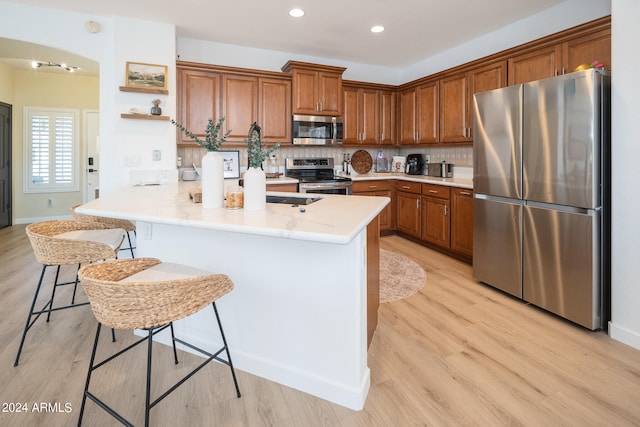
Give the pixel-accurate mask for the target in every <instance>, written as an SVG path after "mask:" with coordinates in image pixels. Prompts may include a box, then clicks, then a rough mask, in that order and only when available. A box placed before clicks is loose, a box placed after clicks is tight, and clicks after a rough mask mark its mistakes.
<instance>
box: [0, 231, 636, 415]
mask: <svg viewBox="0 0 640 427" xmlns="http://www.w3.org/2000/svg"><path fill="white" fill-rule="evenodd" d="M381 247H382V248H384V249H388V250H393V251H397V252H400V253H403V254H405V255H407V256H409V257H411V258H412V259H414V260H415V261H416V262H418V263H419V264H420V265H422V267H423V268H424V269H425V270H426V272H427V283H426V285H425V287H424V288H423V289H422V290H421V291H420V292H419V293H418V294H416V295H414V296H412V297H410V298H407V299H405V300H401V301H395V302H390V303H385V304H382V305H381V307H380V318H379V325H378V329H377V331H376V334H375V336H374V338H373V342H372V344H371V347H370V350H369V367H370V369H371V390H370V392H369V396H368V399H367V402H366V406H365V408H364V410H362V411H352V410H349V409H346V408H343V407H341V406H338V405H334V404H331V403H329V402H326V401H324V400H321V399H318V398H315V397H312V396H309V395H307V394H305V393H302V392H299V391H296V390H292V389H290V388H287V387H284V386H281V385H278V384H275V383H272V382H270V381H267V380H264V379H261V378H258V377H255V376H253V375H249V374H247V373H244V372H241V371H238V372H237V374H238V381H239V383H240V388H241V391H242V394H243V395H242V398H241V399H237V398H236V397H235V394H234V392H233V384H232V381H231V376H230V374H229V371H228V368H227V367H225V366H222V365H219V364H212V365H208V366H207V367H206V368H205V369H203V370H202V371H200V372H199V373H198V374H197V375H196V376H194V377H193V378H191V379H190V380H189V381H187V382H186V383H185V384H183V385H182V386H181V387H180V388H179V389H178V390H177V391H176V392H174V393H173V394H172V395H170V396H169V397H168V398H167V399H165V400H164V401H163V402H161V403H160V404H159V405H158V406H156V407H155V408H154V409H152V411H151V423H152V425H154V426H252V427H253V426H391V425H393V426H422V425H424V426H459V425H463V426H507V425H509V426H638V425H640V405H639V404H638V396H640V351H637V350H635V349H633V348H631V347H628V346H626V345H624V344H621V343H619V342H616V341H613V340H611V339H610V338H609V337H608V336H607V334H606V333H605V332H589V331H586V330H584V329H582V328H580V327H578V326H575V325H573V324H571V323H569V322H567V321H564V320H561V319H559V318H557V317H555V316H553V315H551V314H549V313H546V312H544V311H542V310H540V309H537V308H535V307H532V306H530V305H527V304H525V303H523V302H521V301H518V300H515V299H513V298H511V297H509V296H507V295H504V294H502V293H500V292H498V291H496V290H494V289H492V288H489V287H486V286H483V285H480V284H478V283H476V282H475V281H474V280H473V279H472V277H471V267H470V266H468V265H465V264H463V263H460V262H458V261H456V260H453V259H450V258H448V257H446V256H443V255H441V254H438V253H436V252H433V251H430V250H428V249H426V248H423V247H421V246H419V245H417V244H415V243H412V242H409V241H407V240H405V239H402V238H400V237H397V236H389V237H384V238H383V239H382V240H381ZM39 273H40V265H39V264H38V263H37V262H36V260H35V258H34V257H33V254H32V252H31V247H30V245H29V243H28V240H27V238H26V235H25V232H24V226H13V227H9V228H5V229H2V230H0V404H2V408H0V425H2V426H52V427H53V426H68V425H75V424H76V423H77V418H78V415H79V406H80V401H81V395H82V389H83V386H84V379H85V375H86V370H87V366H88V359H89V356H90V353H91V345H92V341H93V336H94V333H95V326H96V321H95V319H94V317H93V315H92V314H91V311H90V309H89V307H88V306H87V307H82V308H76V309H73V310H66V311H62V312H58V313H54V314H53V315H52V320H51V322H49V323H46V322H44V321H43V320H42V319H40V320H39V321H38V323H36V325H35V326H34V327H33V328H32V330H31V331H30V332H29V335H28V336H27V341H26V344H25V348H24V351H23V354H22V358H21V360H20V365H19V366H18V367H13V361H14V358H15V355H16V351H17V348H18V344H19V340H20V334H21V332H22V328H23V327H24V322H25V320H26V316H27V311H28V308H29V305H30V303H31V298H32V296H33V292H34V290H35V286H36V282H37V280H38V275H39ZM65 274H66V276H67V277H69V276H73V274H74V269H73V268H71V267H70V268H68V269H66V271H65ZM45 292H46V293H48V292H50V290H49V289H48V288H47V289H46V291H45ZM67 297H68V295H67ZM327 315H329V313H327ZM223 321H224V319H223ZM117 335H118V342H117V343H115V344H114V343H111V341H110V338H109V334H108V333H106V334H103V337H102V338H103V339H102V340H101V348H102V350H104V351H103V353H102V354H106V353H107V351H111V350H113V349H115V348H121V347H123V346H124V345H126V344H127V343H129V342H131V341H132V340H134V337H133V335H132V334H131V333H129V332H122V331H119V332H117ZM228 339H229V340H230V342H231V343H233V337H228ZM154 357H156V358H155V359H154V369H155V374H154V380H155V383H154V385H153V389H154V391H155V392H156V393H159V392H160V391H161V389H163V387H165V386H166V385H167V384H169V383H170V382H171V381H172V380H173V379H175V378H178V377H179V376H180V375H181V374H182V373H183V372H185V371H186V370H187V369H188V368H189V367H191V366H193V365H194V364H195V363H196V362H197V361H198V359H197V358H196V357H195V356H192V355H188V354H181V363H180V364H179V365H177V367H176V366H175V365H174V364H173V363H172V359H171V357H172V356H171V351H170V349H169V348H167V347H164V346H160V345H158V346H156V347H155V356H154ZM144 363H145V352H144V349H140V350H139V351H135V352H131V353H130V354H128V355H126V356H123V358H122V359H121V360H118V361H117V362H114V363H113V364H111V365H107V366H105V367H104V368H102V369H104V371H103V372H100V370H99V371H97V372H96V374H95V376H94V382H93V383H92V389H93V390H95V391H96V392H97V393H99V394H100V395H101V396H104V397H105V400H107V401H108V402H109V403H110V404H112V405H113V406H114V407H115V408H117V409H118V410H119V411H120V412H121V413H122V414H123V415H124V416H125V417H128V418H129V419H131V420H132V421H133V422H134V423H135V424H136V425H138V424H141V423H142V422H143V410H142V405H143V401H144ZM40 402H44V403H45V404H56V403H58V404H59V405H60V406H59V410H57V411H55V412H34V411H33V405H34V404H38V405H39V404H40ZM16 403H21V404H22V403H26V404H27V406H28V412H22V413H17V412H7V411H9V410H10V409H12V408H11V407H10V406H9V405H11V404H16ZM65 404H68V405H67V407H68V408H69V411H68V412H65ZM54 409H56V408H55V407H54ZM84 425H86V426H110V425H117V423H116V422H115V420H113V419H111V418H110V417H109V416H108V415H107V414H106V413H105V412H104V411H102V410H101V409H99V408H97V406H96V405H95V404H93V403H91V402H89V403H88V404H87V410H86V414H85V423H84Z"/></svg>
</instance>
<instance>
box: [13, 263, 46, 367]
mask: <svg viewBox="0 0 640 427" xmlns="http://www.w3.org/2000/svg"><path fill="white" fill-rule="evenodd" d="M46 270H47V266H46V265H43V266H42V273H40V280H39V281H38V286H37V287H36V294H35V295H34V296H33V302H32V303H31V308H30V309H29V316H27V323H26V324H25V325H24V332H22V339H21V340H20V347H18V354H17V355H16V361H15V362H14V363H13V366H18V362H19V361H20V354H21V353H22V347H23V346H24V339H25V338H26V337H27V331H28V330H29V328H31V325H33V323H31V317H32V316H33V309H34V307H35V306H36V301H37V300H38V294H39V293H40V287H41V286H42V280H43V279H44V273H45V271H46ZM45 308H46V305H45ZM38 316H40V314H38ZM36 319H37V317H36Z"/></svg>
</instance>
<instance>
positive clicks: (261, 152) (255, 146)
mask: <svg viewBox="0 0 640 427" xmlns="http://www.w3.org/2000/svg"><path fill="white" fill-rule="evenodd" d="M246 143H247V155H248V157H249V167H250V168H259V167H260V166H261V165H262V162H264V161H265V160H267V157H269V154H271V153H273V152H274V151H276V150H277V149H278V148H279V147H280V143H279V142H276V144H275V145H274V146H272V147H269V148H267V143H266V142H265V143H262V142H260V134H259V133H258V131H256V130H254V131H253V132H251V139H250V140H249V139H247V140H246Z"/></svg>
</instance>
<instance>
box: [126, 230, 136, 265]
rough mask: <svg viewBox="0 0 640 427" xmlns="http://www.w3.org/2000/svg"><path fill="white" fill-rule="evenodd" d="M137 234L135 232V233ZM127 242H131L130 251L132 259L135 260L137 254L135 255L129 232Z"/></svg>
mask: <svg viewBox="0 0 640 427" xmlns="http://www.w3.org/2000/svg"><path fill="white" fill-rule="evenodd" d="M134 233H135V231H134ZM127 240H128V241H129V250H130V251H131V258H135V257H136V256H135V254H134V253H133V245H132V244H131V235H130V234H129V232H128V231H127Z"/></svg>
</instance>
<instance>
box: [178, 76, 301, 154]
mask: <svg viewBox="0 0 640 427" xmlns="http://www.w3.org/2000/svg"><path fill="white" fill-rule="evenodd" d="M177 75H178V96H177V107H178V108H177V111H178V120H177V121H178V122H179V123H180V124H182V125H184V126H185V127H186V128H187V129H189V130H190V131H191V132H193V133H194V134H196V135H198V136H201V137H204V132H205V129H206V126H207V123H208V121H209V119H210V118H211V119H213V120H214V121H217V120H218V119H219V118H220V117H222V116H224V117H225V121H224V123H223V128H222V131H224V132H226V131H227V130H229V129H230V130H231V134H230V135H229V136H228V138H227V141H228V142H230V143H244V141H245V140H246V139H247V138H248V132H249V127H250V126H251V124H252V123H253V122H254V121H255V122H257V123H258V124H259V125H260V127H261V128H262V135H261V136H262V139H263V140H265V141H267V142H277V141H279V142H282V143H290V142H291V118H292V115H291V78H290V77H289V76H287V75H283V74H282V73H269V72H260V71H257V70H256V71H254V70H245V69H235V68H230V67H218V66H208V65H206V64H194V63H181V64H179V65H178V67H177ZM178 134H179V136H178V144H189V145H195V143H194V141H193V140H192V139H191V138H189V137H188V136H186V135H184V133H182V132H178Z"/></svg>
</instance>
